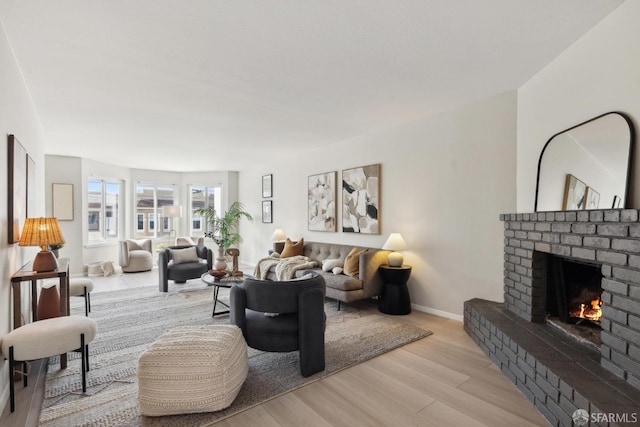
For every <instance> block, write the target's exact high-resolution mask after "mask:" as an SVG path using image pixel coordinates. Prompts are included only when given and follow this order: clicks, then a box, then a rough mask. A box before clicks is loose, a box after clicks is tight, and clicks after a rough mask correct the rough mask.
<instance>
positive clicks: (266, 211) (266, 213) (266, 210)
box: [262, 200, 273, 224]
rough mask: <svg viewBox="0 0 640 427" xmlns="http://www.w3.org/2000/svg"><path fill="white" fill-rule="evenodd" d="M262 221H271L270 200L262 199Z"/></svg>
mask: <svg viewBox="0 0 640 427" xmlns="http://www.w3.org/2000/svg"><path fill="white" fill-rule="evenodd" d="M262 222H264V223H265V224H267V223H272V222H273V204H272V202H271V200H263V201H262Z"/></svg>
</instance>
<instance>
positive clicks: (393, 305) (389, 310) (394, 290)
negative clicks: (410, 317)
mask: <svg viewBox="0 0 640 427" xmlns="http://www.w3.org/2000/svg"><path fill="white" fill-rule="evenodd" d="M380 274H382V278H383V279H384V287H383V288H382V294H381V295H380V296H379V297H378V310H380V311H381V312H383V313H386V314H409V313H411V298H410V297H409V289H408V288H407V281H408V280H409V276H411V267H410V266H408V265H402V266H400V267H391V266H390V265H388V264H382V265H381V266H380Z"/></svg>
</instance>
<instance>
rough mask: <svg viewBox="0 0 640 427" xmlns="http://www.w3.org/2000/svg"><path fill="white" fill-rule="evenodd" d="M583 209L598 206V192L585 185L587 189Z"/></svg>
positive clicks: (596, 207)
mask: <svg viewBox="0 0 640 427" xmlns="http://www.w3.org/2000/svg"><path fill="white" fill-rule="evenodd" d="M585 200H586V201H585V203H584V208H585V209H598V207H599V206H600V193H598V192H597V191H596V190H594V189H593V188H591V187H587V191H586V193H585Z"/></svg>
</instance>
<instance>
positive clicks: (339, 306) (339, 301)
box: [338, 300, 340, 311]
mask: <svg viewBox="0 0 640 427" xmlns="http://www.w3.org/2000/svg"><path fill="white" fill-rule="evenodd" d="M338 311H340V300H338Z"/></svg>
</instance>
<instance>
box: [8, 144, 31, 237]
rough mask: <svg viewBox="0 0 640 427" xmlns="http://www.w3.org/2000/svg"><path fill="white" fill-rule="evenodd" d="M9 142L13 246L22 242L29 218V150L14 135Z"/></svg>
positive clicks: (9, 182) (9, 189)
mask: <svg viewBox="0 0 640 427" xmlns="http://www.w3.org/2000/svg"><path fill="white" fill-rule="evenodd" d="M7 142H8V144H7V146H8V152H7V164H8V167H7V171H8V176H7V182H8V188H7V190H8V191H7V194H8V201H7V206H8V213H7V219H8V225H9V227H8V237H9V238H8V241H9V244H10V245H12V244H14V243H18V242H19V241H20V230H21V229H22V226H23V225H24V220H25V218H26V217H27V150H25V149H24V147H23V146H22V144H20V141H18V139H17V138H16V137H15V136H14V135H9V137H8V139H7Z"/></svg>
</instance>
